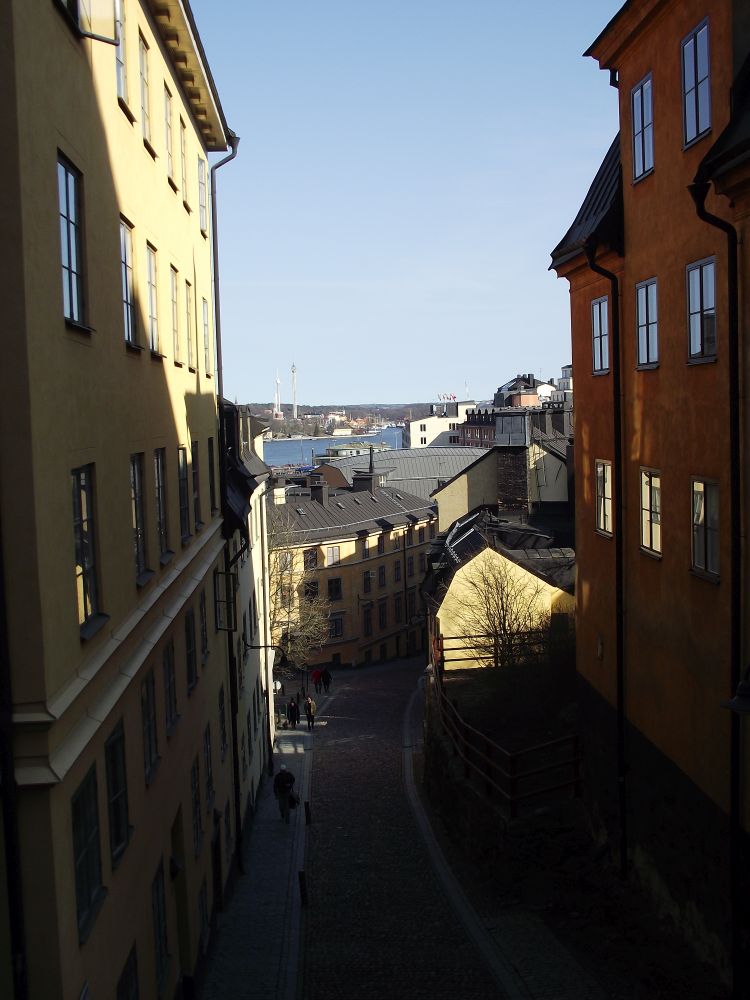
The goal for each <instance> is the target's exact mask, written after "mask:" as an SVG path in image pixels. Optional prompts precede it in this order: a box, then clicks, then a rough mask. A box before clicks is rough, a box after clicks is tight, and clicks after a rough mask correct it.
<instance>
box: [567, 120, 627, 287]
mask: <svg viewBox="0 0 750 1000" xmlns="http://www.w3.org/2000/svg"><path fill="white" fill-rule="evenodd" d="M620 175H621V171H620V133H619V132H618V133H617V135H616V136H615V138H614V141H613V142H612V145H611V146H610V147H609V149H608V150H607V155H606V156H605V157H604V159H603V160H602V165H601V166H600V167H599V169H598V170H597V172H596V176H595V177H594V180H593V181H592V183H591V187H590V188H589V190H588V194H587V195H586V197H585V198H584V199H583V204H582V205H581V207H580V208H579V209H578V214H577V215H576V217H575V219H574V220H573V224H572V225H571V227H570V229H568V231H567V233H566V234H565V236H563V238H562V239H561V240H560V242H559V243H558V244H557V246H556V247H555V249H554V250H553V251H552V253H551V255H550V256H551V257H552V263H551V264H550V270H552V269H553V268H556V267H559V266H560V265H561V264H564V263H565V262H566V261H568V260H571V259H572V258H573V257H575V256H576V255H577V254H579V253H581V252H582V251H583V249H584V247H585V245H586V243H587V242H588V241H589V240H591V239H596V240H597V241H598V242H599V243H603V244H606V245H608V246H610V247H612V248H613V249H616V250H620V248H621V246H622V233H623V224H622V180H621V176H620Z"/></svg>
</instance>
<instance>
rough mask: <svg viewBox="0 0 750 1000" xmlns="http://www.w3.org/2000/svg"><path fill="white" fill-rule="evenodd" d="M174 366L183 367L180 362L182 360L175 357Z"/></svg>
mask: <svg viewBox="0 0 750 1000" xmlns="http://www.w3.org/2000/svg"><path fill="white" fill-rule="evenodd" d="M174 366H175V368H184V367H185V365H184V364H183V363H182V361H178V360H177V358H175V360H174Z"/></svg>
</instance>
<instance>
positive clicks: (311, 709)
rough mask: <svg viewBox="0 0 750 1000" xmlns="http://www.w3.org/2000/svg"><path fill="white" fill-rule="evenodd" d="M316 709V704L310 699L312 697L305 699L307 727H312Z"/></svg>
mask: <svg viewBox="0 0 750 1000" xmlns="http://www.w3.org/2000/svg"><path fill="white" fill-rule="evenodd" d="M317 710H318V706H317V705H316V704H315V702H314V701H313V700H312V698H306V699H305V715H306V716H307V728H308V730H310V729H312V727H313V726H314V725H315V713H316V712H317Z"/></svg>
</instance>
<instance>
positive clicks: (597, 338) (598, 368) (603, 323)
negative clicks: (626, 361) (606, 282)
mask: <svg viewBox="0 0 750 1000" xmlns="http://www.w3.org/2000/svg"><path fill="white" fill-rule="evenodd" d="M591 336H592V341H593V349H594V368H593V370H594V371H595V372H606V371H609V326H608V323H607V299H606V298H603V299H596V301H594V302H592V303H591Z"/></svg>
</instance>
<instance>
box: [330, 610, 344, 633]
mask: <svg viewBox="0 0 750 1000" xmlns="http://www.w3.org/2000/svg"><path fill="white" fill-rule="evenodd" d="M343 634H344V619H343V618H342V617H341V615H331V617H330V618H329V619H328V638H329V639H340V638H341V637H342V635H343Z"/></svg>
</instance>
